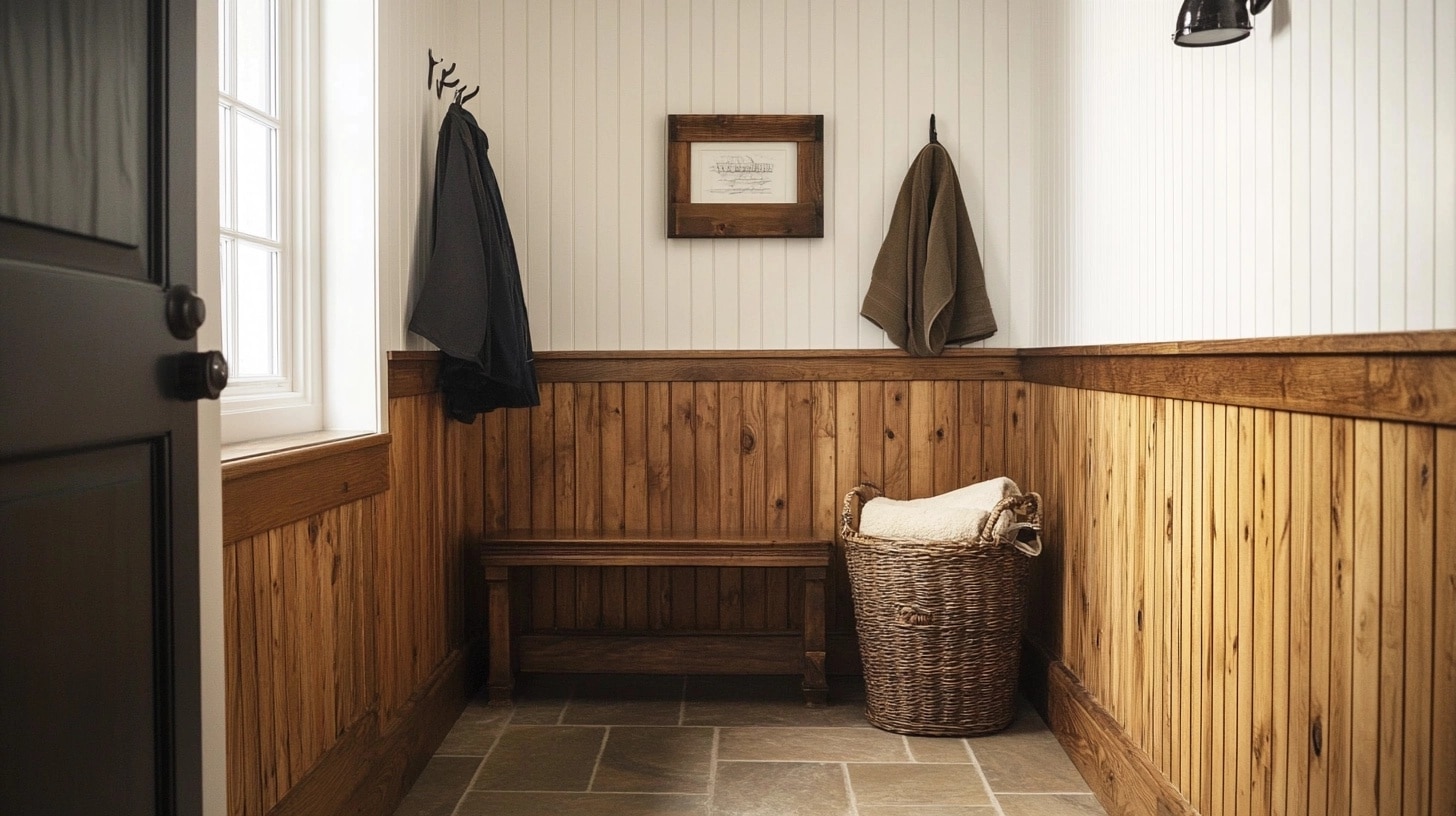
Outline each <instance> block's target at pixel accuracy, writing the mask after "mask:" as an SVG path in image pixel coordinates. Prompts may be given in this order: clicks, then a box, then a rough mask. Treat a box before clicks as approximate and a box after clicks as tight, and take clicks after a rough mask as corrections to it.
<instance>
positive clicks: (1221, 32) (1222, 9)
mask: <svg viewBox="0 0 1456 816" xmlns="http://www.w3.org/2000/svg"><path fill="white" fill-rule="evenodd" d="M1272 2H1273V0H1183V8H1181V9H1179V10H1178V28H1177V30H1175V31H1174V32H1173V42H1174V43H1175V44H1177V45H1181V46H1184V47H1185V48H1205V47H1207V46H1210V45H1227V44H1228V43H1236V42H1238V41H1239V40H1242V39H1244V38H1245V37H1247V36H1249V33H1250V32H1252V31H1253V30H1254V21H1253V18H1252V15H1254V14H1258V13H1259V12H1261V11H1263V10H1264V9H1266V8H1268V7H1269V4H1270V3H1272Z"/></svg>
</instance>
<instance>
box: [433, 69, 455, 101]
mask: <svg viewBox="0 0 1456 816" xmlns="http://www.w3.org/2000/svg"><path fill="white" fill-rule="evenodd" d="M441 62H444V60H441ZM455 65H456V63H453V62H452V63H450V67H449V68H445V69H442V70H441V71H440V79H439V81H438V82H436V83H435V98H436V99H441V98H443V97H444V95H445V89H446V88H453V87H455V86H456V85H459V84H460V80H458V79H455V80H450V81H449V82H446V81H445V80H446V79H447V78H448V77H449V76H450V75H451V74H452V73H454V72H455Z"/></svg>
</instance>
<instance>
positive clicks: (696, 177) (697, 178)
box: [689, 142, 799, 204]
mask: <svg viewBox="0 0 1456 816" xmlns="http://www.w3.org/2000/svg"><path fill="white" fill-rule="evenodd" d="M691 153H692V172H691V175H690V178H691V180H692V189H691V190H690V191H689V196H690V201H691V202H692V203H693V204H796V203H798V200H799V189H798V187H799V168H798V159H799V149H798V144H797V143H795V142H693V143H692V147H691Z"/></svg>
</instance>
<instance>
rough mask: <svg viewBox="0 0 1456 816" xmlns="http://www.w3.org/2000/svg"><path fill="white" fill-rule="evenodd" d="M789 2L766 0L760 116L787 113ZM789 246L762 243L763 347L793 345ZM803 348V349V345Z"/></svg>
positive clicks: (774, 241) (770, 241)
mask: <svg viewBox="0 0 1456 816" xmlns="http://www.w3.org/2000/svg"><path fill="white" fill-rule="evenodd" d="M788 14H789V11H788V3H787V0H763V46H762V48H761V49H760V51H759V65H760V73H759V75H760V77H761V80H760V81H761V83H762V84H761V85H760V87H761V89H762V96H761V98H760V102H759V110H758V112H759V113H787V105H788V103H787V102H786V100H785V96H784V94H785V93H786V92H787V88H788V85H787V77H786V76H785V75H786V74H787V73H788V71H787V68H786V65H787V63H786V60H787V59H788V50H787V49H788V45H787V42H786V40H785V29H786V27H787V23H788ZM788 244H789V242H788V241H787V240H784V239H780V238H766V239H763V240H762V242H761V247H760V251H761V252H762V254H763V261H762V263H763V286H762V291H763V325H762V329H763V348H793V346H790V345H789V299H788V293H789V282H788V276H789V273H788V258H789V256H788V249H789V248H788ZM800 348H802V346H800Z"/></svg>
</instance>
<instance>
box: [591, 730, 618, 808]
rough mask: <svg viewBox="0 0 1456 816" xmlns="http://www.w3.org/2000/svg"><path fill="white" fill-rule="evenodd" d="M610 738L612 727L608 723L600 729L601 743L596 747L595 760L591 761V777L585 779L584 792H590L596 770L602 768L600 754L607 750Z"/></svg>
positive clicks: (595, 778) (594, 782) (595, 780)
mask: <svg viewBox="0 0 1456 816" xmlns="http://www.w3.org/2000/svg"><path fill="white" fill-rule="evenodd" d="M611 738H612V727H611V726H610V725H609V726H607V727H606V730H604V731H602V744H601V745H600V746H599V747H598V748H597V761H596V762H593V763H592V772H591V778H590V779H588V780H587V781H586V792H587V793H591V792H592V785H595V784H596V782H597V771H600V770H601V769H602V754H605V753H606V752H607V740H609V739H611Z"/></svg>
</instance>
